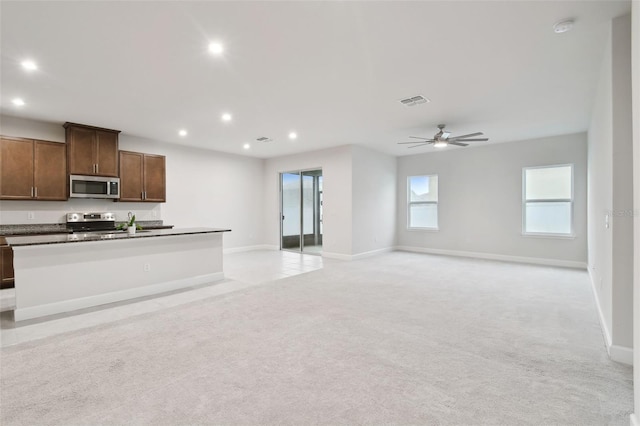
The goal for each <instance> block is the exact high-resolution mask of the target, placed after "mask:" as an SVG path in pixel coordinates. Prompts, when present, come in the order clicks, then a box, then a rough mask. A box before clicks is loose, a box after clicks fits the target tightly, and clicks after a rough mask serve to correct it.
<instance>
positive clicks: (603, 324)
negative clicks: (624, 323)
mask: <svg viewBox="0 0 640 426" xmlns="http://www.w3.org/2000/svg"><path fill="white" fill-rule="evenodd" d="M587 272H588V273H589V281H590V282H591V291H592V292H593V299H594V300H595V301H596V309H597V310H598V318H599V319H600V328H601V329H602V335H603V336H604V343H605V346H606V347H607V353H609V356H611V345H612V344H613V343H612V342H613V341H612V340H611V332H610V331H609V327H608V326H607V323H606V321H605V320H604V313H603V312H602V306H600V299H599V298H598V291H597V290H596V280H595V279H594V278H593V275H592V273H591V268H589V267H587Z"/></svg>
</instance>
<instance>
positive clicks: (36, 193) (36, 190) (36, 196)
mask: <svg viewBox="0 0 640 426" xmlns="http://www.w3.org/2000/svg"><path fill="white" fill-rule="evenodd" d="M34 192H35V198H38V187H37V186H36V189H35V191H34Z"/></svg>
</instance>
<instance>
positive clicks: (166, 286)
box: [13, 232, 224, 321]
mask: <svg viewBox="0 0 640 426" xmlns="http://www.w3.org/2000/svg"><path fill="white" fill-rule="evenodd" d="M149 236H150V237H151V235H149ZM222 236H223V233H222V232H212V233H193V234H182V235H158V236H157V237H155V238H154V237H151V238H135V237H133V238H118V239H113V240H109V241H105V240H100V241H83V242H77V243H62V244H46V243H45V244H31V245H14V246H13V251H14V269H15V282H16V286H15V292H16V309H15V311H14V318H15V320H16V321H21V320H26V319H31V318H37V317H42V316H46V315H52V314H58V313H62V312H69V311H73V310H76V309H82V308H87V307H92V306H98V305H103V304H106V303H111V302H117V301H122V300H127V299H133V298H136V297H141V296H148V295H153V294H158V293H163V292H167V291H171V290H176V289H181V288H186V287H191V286H194V285H198V284H207V283H211V282H214V281H218V280H222V279H223V278H224V273H223V269H222Z"/></svg>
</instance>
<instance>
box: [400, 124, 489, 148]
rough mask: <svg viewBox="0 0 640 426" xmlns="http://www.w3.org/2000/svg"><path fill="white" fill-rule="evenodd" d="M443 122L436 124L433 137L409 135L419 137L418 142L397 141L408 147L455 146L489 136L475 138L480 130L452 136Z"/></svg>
mask: <svg viewBox="0 0 640 426" xmlns="http://www.w3.org/2000/svg"><path fill="white" fill-rule="evenodd" d="M444 128H445V124H438V133H436V134H435V135H434V136H433V138H431V139H429V138H422V137H420V136H409V137H410V138H413V139H421V141H420V142H398V144H399V145H405V144H410V145H413V146H409V147H408V148H417V147H419V146H424V145H429V144H432V145H433V146H434V148H446V147H447V146H449V145H456V146H468V145H469V144H467V143H465V142H486V141H488V140H489V138H475V136H481V135H482V132H476V133H469V134H468V135H462V136H453V137H451V132H445V130H444Z"/></svg>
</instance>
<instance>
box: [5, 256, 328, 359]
mask: <svg viewBox="0 0 640 426" xmlns="http://www.w3.org/2000/svg"><path fill="white" fill-rule="evenodd" d="M223 261H224V273H225V280H224V281H219V282H216V283H213V284H206V285H199V286H194V287H192V288H188V289H183V290H178V291H174V292H170V293H163V294H161V295H156V296H149V297H144V298H139V299H135V300H129V301H124V302H117V303H111V304H108V305H102V306H98V307H95V308H88V309H82V310H79V311H74V312H72V313H67V314H59V315H52V316H49V317H45V318H38V319H33V320H27V321H20V322H18V323H16V322H15V321H14V320H13V310H12V309H11V308H12V307H13V306H15V292H14V290H13V289H10V290H0V307H1V310H2V311H3V312H1V313H0V346H1V347H5V346H11V345H15V344H18V343H23V342H28V341H31V340H36V339H42V338H45V337H49V336H54V335H57V334H61V333H65V332H69V331H74V330H78V329H82V328H87V327H92V326H96V325H100V324H105V323H109V322H114V321H119V320H122V319H126V318H129V317H132V316H136V315H141V314H145V313H149V312H155V311H158V310H161V309H166V308H170V307H173V306H178V305H182V304H185V303H190V302H194V301H197V300H201V299H205V298H208V297H214V296H219V295H221V294H225V293H230V292H233V291H238V290H242V289H244V288H247V287H251V286H254V285H259V284H264V283H267V282H270V281H275V280H279V279H282V278H286V277H290V276H294V275H299V274H303V273H305V272H310V271H315V270H317V269H321V268H322V267H323V265H324V262H326V260H325V259H323V258H322V257H320V256H315V255H309V254H300V253H293V252H287V251H274V250H257V251H249V252H241V253H233V254H225V255H224V259H223Z"/></svg>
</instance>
